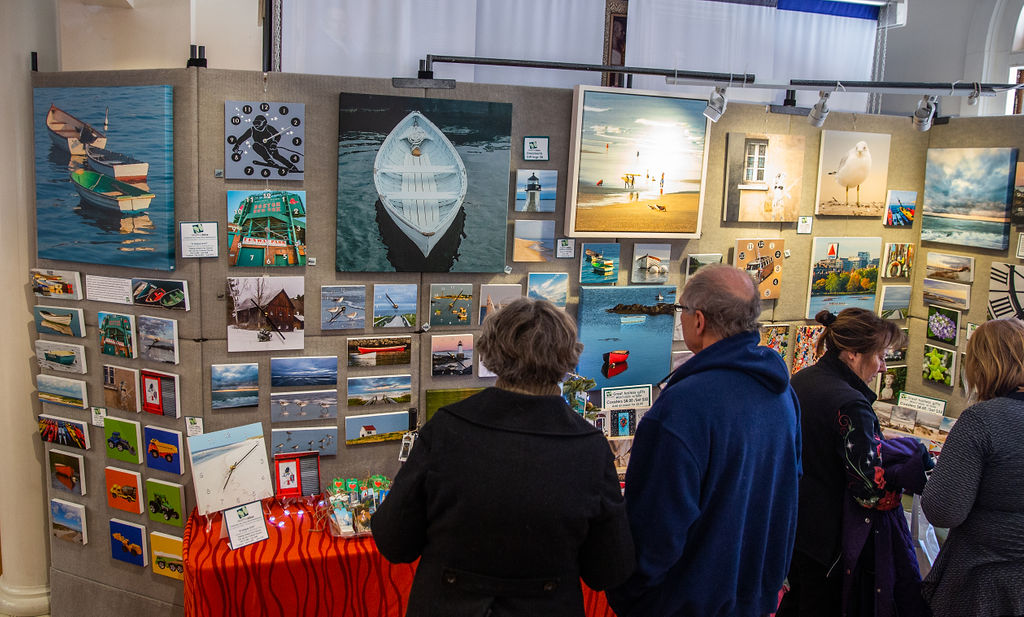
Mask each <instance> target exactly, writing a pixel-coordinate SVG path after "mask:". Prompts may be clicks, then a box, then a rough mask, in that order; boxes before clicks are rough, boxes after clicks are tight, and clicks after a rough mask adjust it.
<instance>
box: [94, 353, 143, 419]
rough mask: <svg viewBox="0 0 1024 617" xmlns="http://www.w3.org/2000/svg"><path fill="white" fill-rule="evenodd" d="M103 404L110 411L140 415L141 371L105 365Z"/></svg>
mask: <svg viewBox="0 0 1024 617" xmlns="http://www.w3.org/2000/svg"><path fill="white" fill-rule="evenodd" d="M103 403H104V405H106V407H107V408H108V409H120V410H122V411H130V412H132V413H138V411H139V410H140V409H141V404H142V401H141V400H140V396H139V371H138V370H136V369H133V368H125V367H123V366H114V365H112V364H104V365H103Z"/></svg>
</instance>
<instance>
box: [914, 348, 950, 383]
mask: <svg viewBox="0 0 1024 617" xmlns="http://www.w3.org/2000/svg"><path fill="white" fill-rule="evenodd" d="M922 367H923V372H922V379H923V380H924V382H925V383H937V384H941V385H944V386H949V387H951V388H952V387H953V384H954V383H955V380H954V376H955V375H956V351H955V350H953V349H945V348H943V347H937V346H935V345H927V344H926V345H925V346H924V362H923V363H922Z"/></svg>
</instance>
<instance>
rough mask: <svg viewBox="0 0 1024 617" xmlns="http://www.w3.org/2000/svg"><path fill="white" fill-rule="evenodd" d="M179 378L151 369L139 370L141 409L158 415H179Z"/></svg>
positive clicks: (172, 374) (177, 416)
mask: <svg viewBox="0 0 1024 617" xmlns="http://www.w3.org/2000/svg"><path fill="white" fill-rule="evenodd" d="M180 381H181V378H180V377H179V376H178V375H175V374H174V373H163V372H160V371H154V370H151V369H142V370H141V371H139V384H140V387H141V389H142V410H143V411H145V412H148V413H152V414H156V415H158V416H168V417H171V418H180V417H181V390H180Z"/></svg>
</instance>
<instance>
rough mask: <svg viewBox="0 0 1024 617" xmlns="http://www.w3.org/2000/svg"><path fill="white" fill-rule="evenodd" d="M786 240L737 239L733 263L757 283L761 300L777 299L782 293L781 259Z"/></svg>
mask: <svg viewBox="0 0 1024 617" xmlns="http://www.w3.org/2000/svg"><path fill="white" fill-rule="evenodd" d="M785 248H786V241H785V240H783V239H781V238H773V239H768V240H760V239H756V240H737V241H736V260H735V263H734V264H733V265H735V266H736V267H737V268H739V269H740V270H743V271H745V272H746V273H747V274H749V275H750V276H751V277H752V278H753V279H754V283H755V284H756V285H757V291H758V292H759V293H760V295H761V299H763V300H777V299H778V298H779V296H780V295H781V294H782V261H783V254H784V251H785Z"/></svg>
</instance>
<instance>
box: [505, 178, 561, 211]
mask: <svg viewBox="0 0 1024 617" xmlns="http://www.w3.org/2000/svg"><path fill="white" fill-rule="evenodd" d="M557 189H558V170H557V169H517V170H516V201H515V205H514V206H513V208H514V209H515V211H516V212H554V211H555V193H556V190H557Z"/></svg>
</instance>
